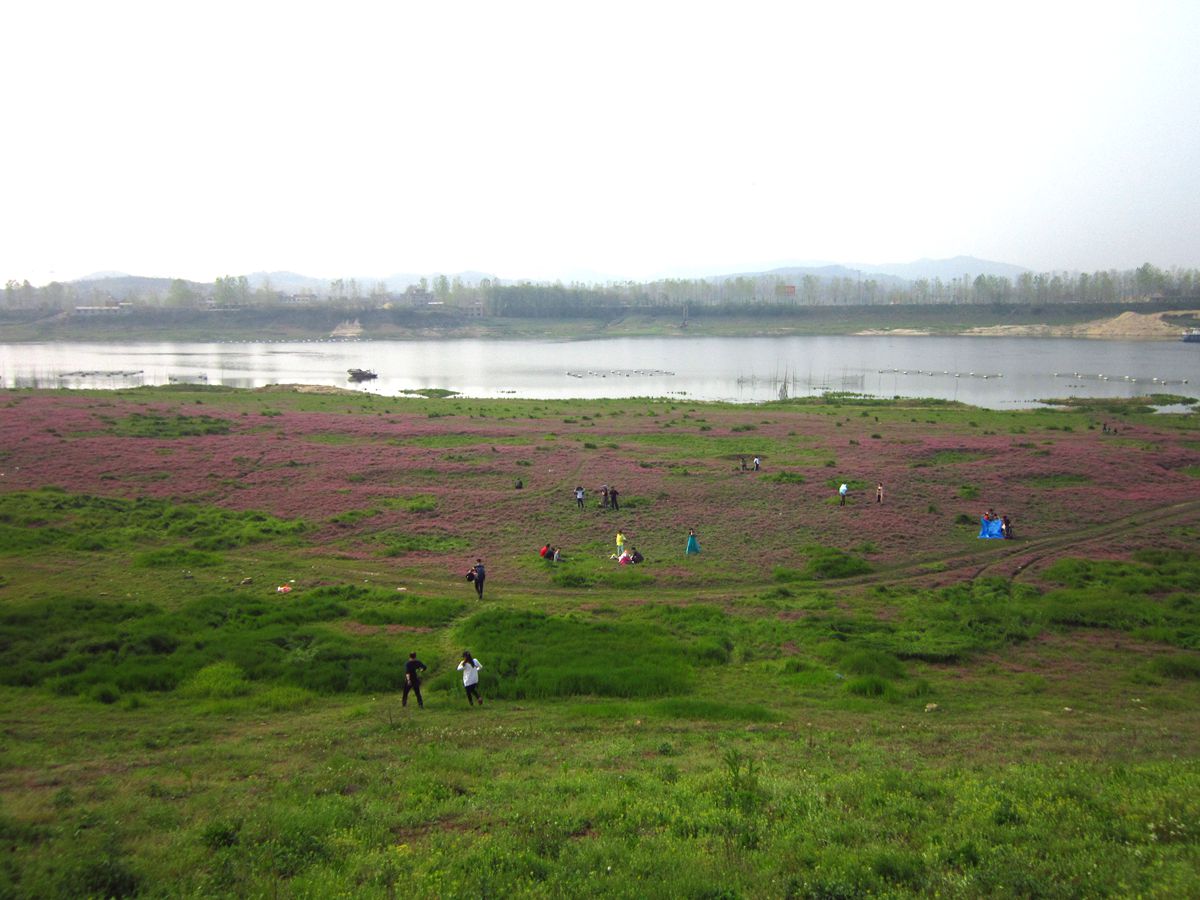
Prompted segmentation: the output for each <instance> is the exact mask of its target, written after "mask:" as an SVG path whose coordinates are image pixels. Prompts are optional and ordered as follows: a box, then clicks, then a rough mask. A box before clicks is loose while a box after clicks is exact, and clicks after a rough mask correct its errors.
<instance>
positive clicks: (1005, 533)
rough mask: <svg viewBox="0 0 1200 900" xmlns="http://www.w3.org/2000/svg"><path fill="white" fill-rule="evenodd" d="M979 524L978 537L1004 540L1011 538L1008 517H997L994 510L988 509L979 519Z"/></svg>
mask: <svg viewBox="0 0 1200 900" xmlns="http://www.w3.org/2000/svg"><path fill="white" fill-rule="evenodd" d="M980 524H981V526H982V527H981V528H980V530H979V535H980V537H1002V538H1005V539H1006V540H1007V539H1011V538H1012V537H1013V526H1012V521H1011V520H1010V519H1009V518H1008V516H1001V515H997V514H996V511H995V510H994V509H991V508H989V509H988V511H987V512H985V513H984V514H983V515H982V516H981V517H980ZM997 532H999V533H998V534H997Z"/></svg>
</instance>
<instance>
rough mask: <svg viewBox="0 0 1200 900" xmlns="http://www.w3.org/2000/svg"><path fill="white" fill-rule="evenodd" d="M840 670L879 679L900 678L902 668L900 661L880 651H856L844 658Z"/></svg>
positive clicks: (902, 674)
mask: <svg viewBox="0 0 1200 900" xmlns="http://www.w3.org/2000/svg"><path fill="white" fill-rule="evenodd" d="M840 665H841V667H842V669H844V670H845V671H846V672H849V673H850V674H851V675H877V676H879V677H880V678H902V677H904V667H903V666H902V665H901V664H900V660H898V659H896V657H894V656H892V654H890V653H884V652H883V651H880V650H856V651H854V652H852V653H849V654H847V655H846V656H844V657H843V658H842V660H841V663H840Z"/></svg>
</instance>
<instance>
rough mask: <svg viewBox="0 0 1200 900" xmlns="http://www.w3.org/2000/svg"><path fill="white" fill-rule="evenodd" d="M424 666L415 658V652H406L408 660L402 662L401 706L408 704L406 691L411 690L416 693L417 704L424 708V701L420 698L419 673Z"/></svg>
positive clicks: (422, 670)
mask: <svg viewBox="0 0 1200 900" xmlns="http://www.w3.org/2000/svg"><path fill="white" fill-rule="evenodd" d="M426 668H427V667H426V665H425V663H423V662H421V661H420V660H419V659H417V654H416V653H410V654H408V662H406V663H405V664H404V695H403V696H402V697H401V698H400V705H401V706H408V692H409V691H412V692H413V693H414V694H416V695H417V706H419V707H421V709H424V708H425V701H424V700H423V699H422V698H421V673H422V672H424V671H425V669H426Z"/></svg>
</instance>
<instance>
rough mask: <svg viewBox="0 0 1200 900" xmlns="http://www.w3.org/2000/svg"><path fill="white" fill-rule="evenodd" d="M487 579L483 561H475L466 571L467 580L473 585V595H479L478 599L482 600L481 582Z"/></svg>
mask: <svg viewBox="0 0 1200 900" xmlns="http://www.w3.org/2000/svg"><path fill="white" fill-rule="evenodd" d="M486 578H487V569H485V568H484V567H483V560H482V559H476V560H475V565H473V566H471V568H470V569H469V570H468V571H467V580H468V581H472V582H474V583H475V593H476V594H478V595H479V599H480V600H482V599H483V582H484V580H485V579H486Z"/></svg>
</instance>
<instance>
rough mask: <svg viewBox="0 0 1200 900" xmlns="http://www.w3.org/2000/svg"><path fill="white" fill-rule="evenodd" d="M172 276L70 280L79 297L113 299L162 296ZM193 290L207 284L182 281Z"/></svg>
mask: <svg viewBox="0 0 1200 900" xmlns="http://www.w3.org/2000/svg"><path fill="white" fill-rule="evenodd" d="M173 281H175V279H174V278H146V277H143V276H141V275H115V276H101V277H99V278H96V277H88V278H80V279H79V280H77V281H72V282H71V284H72V285H73V286H74V287H75V289H76V291H77V292H78V294H79V296H80V297H81V298H84V299H86V298H87V297H88V295H94V296H97V297H112V298H113V299H114V300H131V299H136V298H145V297H163V296H165V295H166V293H167V291H168V290H170V288H171V283H172V282H173ZM184 283H185V284H186V285H187V286H188V287H189V288H191V289H192V290H193V291H196V292H201V291H203V290H204V288H205V287H207V285H204V284H201V283H200V282H198V281H184Z"/></svg>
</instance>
